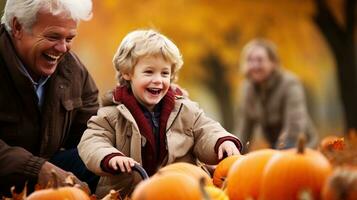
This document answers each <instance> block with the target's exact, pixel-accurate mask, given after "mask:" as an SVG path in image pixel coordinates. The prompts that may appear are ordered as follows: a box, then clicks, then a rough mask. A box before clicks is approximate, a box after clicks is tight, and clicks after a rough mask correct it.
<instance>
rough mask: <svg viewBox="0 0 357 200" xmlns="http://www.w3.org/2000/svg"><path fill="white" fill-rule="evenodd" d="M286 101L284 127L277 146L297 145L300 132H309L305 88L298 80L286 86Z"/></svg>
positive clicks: (288, 146)
mask: <svg viewBox="0 0 357 200" xmlns="http://www.w3.org/2000/svg"><path fill="white" fill-rule="evenodd" d="M284 98H285V101H284V107H283V112H284V115H283V116H284V119H283V120H284V121H283V129H282V132H281V133H280V136H279V138H278V141H277V143H276V144H275V146H276V147H277V148H290V147H294V146H296V143H297V138H298V135H299V134H305V135H306V134H307V132H306V131H307V130H308V125H309V119H310V118H309V115H308V112H307V106H306V101H305V94H304V89H303V87H302V85H301V83H300V82H298V81H297V80H295V81H293V82H291V83H290V84H289V85H288V87H287V88H286V95H285V97H284Z"/></svg>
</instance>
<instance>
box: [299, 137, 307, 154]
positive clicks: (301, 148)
mask: <svg viewBox="0 0 357 200" xmlns="http://www.w3.org/2000/svg"><path fill="white" fill-rule="evenodd" d="M305 143H306V138H305V134H303V133H300V134H299V137H298V141H297V153H298V154H304V152H305Z"/></svg>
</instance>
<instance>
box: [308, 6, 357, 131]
mask: <svg viewBox="0 0 357 200" xmlns="http://www.w3.org/2000/svg"><path fill="white" fill-rule="evenodd" d="M315 2H316V6H317V13H316V15H315V16H314V21H315V23H316V24H317V26H318V28H319V29H320V31H321V33H322V35H323V36H324V37H325V39H326V41H327V43H328V44H329V46H330V48H331V50H332V53H333V55H334V57H335V60H336V65H337V78H338V87H339V90H340V96H341V101H342V105H343V108H344V113H345V128H346V131H345V132H346V133H347V132H348V130H350V129H357V62H356V58H355V56H356V46H355V41H354V32H355V17H356V16H355V10H356V1H355V0H346V1H345V7H344V8H345V9H344V14H345V24H344V26H343V25H339V24H338V23H337V22H336V19H335V18H334V16H333V14H332V13H331V11H330V10H329V8H328V6H327V4H326V2H325V0H315Z"/></svg>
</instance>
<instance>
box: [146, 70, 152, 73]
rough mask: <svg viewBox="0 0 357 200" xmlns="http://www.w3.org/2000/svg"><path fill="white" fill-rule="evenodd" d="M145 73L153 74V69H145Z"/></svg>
mask: <svg viewBox="0 0 357 200" xmlns="http://www.w3.org/2000/svg"><path fill="white" fill-rule="evenodd" d="M144 73H145V74H151V73H152V71H151V70H145V71H144Z"/></svg>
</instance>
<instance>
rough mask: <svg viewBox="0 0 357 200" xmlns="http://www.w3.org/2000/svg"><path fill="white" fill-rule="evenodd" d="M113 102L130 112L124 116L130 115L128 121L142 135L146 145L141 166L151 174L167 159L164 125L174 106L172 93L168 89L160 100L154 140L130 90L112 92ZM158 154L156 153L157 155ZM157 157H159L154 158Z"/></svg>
mask: <svg viewBox="0 0 357 200" xmlns="http://www.w3.org/2000/svg"><path fill="white" fill-rule="evenodd" d="M113 100H114V101H115V102H121V103H122V104H124V105H125V107H126V108H127V109H128V110H129V111H130V113H127V114H126V115H131V116H132V117H129V119H132V118H134V120H135V122H136V123H134V124H136V125H137V126H138V128H139V131H140V134H141V135H143V136H144V137H145V138H146V140H147V141H148V144H147V145H146V146H145V147H144V148H143V151H144V153H145V155H146V156H145V157H143V158H142V160H143V166H144V168H145V169H146V170H147V171H148V173H149V174H153V173H154V172H156V170H157V167H158V166H157V165H158V164H160V163H162V162H163V160H164V159H165V158H166V157H167V149H166V125H167V121H168V119H169V116H170V114H171V111H172V110H173V109H174V105H175V96H174V91H173V90H172V89H171V88H170V89H169V90H168V92H167V93H166V95H165V96H164V97H163V99H162V100H161V102H160V103H161V104H162V106H161V111H160V122H159V123H160V125H159V133H160V134H159V137H160V138H155V136H154V133H153V132H152V130H153V129H152V127H151V125H150V124H149V121H148V120H147V119H146V118H145V116H144V113H143V111H142V109H141V108H140V105H139V102H138V101H137V100H136V98H135V97H134V95H133V94H132V91H131V89H130V88H128V87H126V86H119V87H117V88H116V89H115V90H114V92H113ZM119 106H120V105H119ZM157 139H159V141H160V142H159V146H156V142H155V141H156V140H157ZM157 152H158V153H157ZM156 155H158V156H159V157H156Z"/></svg>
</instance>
